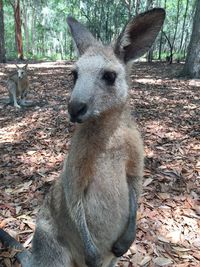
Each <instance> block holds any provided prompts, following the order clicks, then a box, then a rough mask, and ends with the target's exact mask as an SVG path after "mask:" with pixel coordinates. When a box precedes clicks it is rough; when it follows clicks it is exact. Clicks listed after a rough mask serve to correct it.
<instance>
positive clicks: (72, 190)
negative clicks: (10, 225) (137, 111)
mask: <svg viewBox="0 0 200 267" xmlns="http://www.w3.org/2000/svg"><path fill="white" fill-rule="evenodd" d="M164 18H165V11H164V10H163V9H160V8H155V9H153V10H150V11H148V12H145V13H143V14H140V15H138V16H137V17H135V18H133V19H132V20H130V21H129V23H128V24H127V25H126V27H125V28H124V30H123V32H122V33H121V35H120V36H119V38H118V39H117V41H116V42H115V43H114V44H113V45H110V46H105V45H103V44H102V43H101V42H100V41H98V40H96V39H95V38H94V37H93V35H92V34H91V33H90V32H89V30H87V29H86V28H85V27H84V26H83V25H82V24H81V23H79V22H78V21H77V20H75V19H74V18H72V17H68V19H67V22H68V25H69V27H70V31H71V34H72V37H73V39H74V42H75V44H76V46H77V49H78V52H79V56H80V57H79V60H78V61H77V62H76V63H75V65H74V68H73V76H74V88H73V91H72V93H71V97H70V101H69V105H68V111H69V114H70V119H71V121H72V122H77V123H78V125H77V127H76V130H75V132H74V136H73V138H72V141H71V147H70V150H69V154H68V156H67V158H66V160H65V163H64V169H63V171H62V174H61V177H60V179H59V180H58V181H57V182H56V184H55V185H54V186H53V187H52V190H51V191H50V193H49V194H48V196H47V197H46V199H45V202H44V204H43V206H42V208H41V210H40V212H39V216H38V220H37V224H36V230H35V234H34V237H33V243H32V254H30V253H28V252H27V251H25V250H24V251H22V252H20V253H17V254H16V256H17V257H18V259H19V260H20V261H21V262H22V266H23V267H86V266H88V267H101V266H102V267H114V265H115V264H116V263H117V261H118V258H119V257H120V256H122V255H123V254H124V253H125V252H126V251H127V250H128V249H129V247H130V246H131V244H132V242H133V241H134V239H135V234H136V212H137V202H138V197H139V195H140V192H141V187H142V179H143V160H144V159H143V144H142V140H141V137H140V133H139V132H138V130H137V126H136V125H135V123H134V122H133V120H132V119H131V116H130V109H129V97H128V81H127V77H128V72H129V66H130V64H129V63H131V61H132V60H133V59H135V58H137V57H140V56H142V55H143V54H144V53H145V52H147V51H148V50H149V48H150V47H151V45H152V44H153V42H154V40H155V38H156V36H157V35H158V32H159V30H160V29H161V27H162V25H163V22H164ZM0 240H2V241H3V243H4V244H5V245H7V246H11V247H14V246H16V247H17V248H20V249H21V248H22V245H21V244H19V243H17V241H16V240H14V239H13V238H11V237H10V236H9V235H8V234H7V233H6V232H5V231H4V230H0Z"/></svg>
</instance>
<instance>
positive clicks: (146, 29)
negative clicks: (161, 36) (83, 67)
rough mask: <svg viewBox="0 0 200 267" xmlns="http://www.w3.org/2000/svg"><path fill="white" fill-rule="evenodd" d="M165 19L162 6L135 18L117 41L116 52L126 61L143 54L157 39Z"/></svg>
mask: <svg viewBox="0 0 200 267" xmlns="http://www.w3.org/2000/svg"><path fill="white" fill-rule="evenodd" d="M164 19H165V10H164V9H162V8H154V9H152V10H149V11H147V12H145V13H142V14H140V15H138V16H136V17H135V18H133V19H132V20H131V21H130V22H129V23H128V24H127V25H126V27H125V28H124V30H123V32H122V33H121V34H120V36H119V38H118V40H117V42H116V43H115V46H114V51H115V54H116V55H117V56H118V57H119V58H120V59H121V60H123V61H124V62H125V63H127V62H128V61H130V60H133V59H136V58H138V57H141V56H143V55H144V54H145V53H146V52H148V50H149V49H150V47H151V46H152V44H153V42H154V41H155V39H156V37H157V35H158V33H159V31H160V29H161V27H162V25H163V22H164Z"/></svg>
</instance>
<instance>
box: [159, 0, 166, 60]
mask: <svg viewBox="0 0 200 267" xmlns="http://www.w3.org/2000/svg"><path fill="white" fill-rule="evenodd" d="M166 2H167V0H165V4H164V9H166V4H167V3H166ZM162 42H163V26H162V30H161V33H160V44H159V53H158V60H161V55H162Z"/></svg>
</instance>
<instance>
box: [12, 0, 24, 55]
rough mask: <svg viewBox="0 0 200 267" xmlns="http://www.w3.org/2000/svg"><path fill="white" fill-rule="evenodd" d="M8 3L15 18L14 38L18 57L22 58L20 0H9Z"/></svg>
mask: <svg viewBox="0 0 200 267" xmlns="http://www.w3.org/2000/svg"><path fill="white" fill-rule="evenodd" d="M9 2H10V4H11V5H12V7H13V10H14V19H15V39H16V46H17V53H18V58H19V59H21V60H23V59H24V55H23V41H22V31H21V15H20V0H14V1H12V0H9Z"/></svg>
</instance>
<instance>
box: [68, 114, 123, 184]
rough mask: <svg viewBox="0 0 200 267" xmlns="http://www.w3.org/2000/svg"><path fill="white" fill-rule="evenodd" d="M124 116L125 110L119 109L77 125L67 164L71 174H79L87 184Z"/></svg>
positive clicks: (81, 179)
mask: <svg viewBox="0 0 200 267" xmlns="http://www.w3.org/2000/svg"><path fill="white" fill-rule="evenodd" d="M122 117H123V110H119V111H116V112H114V113H113V112H112V113H110V114H105V115H104V116H102V117H100V118H98V119H95V120H90V121H87V122H85V123H83V124H80V125H78V126H77V129H76V131H75V133H74V136H73V138H72V143H71V148H70V151H69V155H68V160H67V165H68V167H69V168H70V170H69V171H70V172H71V175H72V176H74V175H75V176H78V177H79V179H80V181H81V183H82V182H83V183H84V184H85V185H87V183H88V182H89V181H90V180H91V179H92V178H93V177H94V175H95V168H96V163H97V160H98V158H99V157H100V155H101V154H103V153H104V152H105V151H107V149H106V148H107V146H108V143H109V141H110V138H112V136H113V135H114V134H115V132H116V131H117V129H118V127H120V124H121V119H122ZM70 166H73V168H71V167H70ZM69 171H68V172H69Z"/></svg>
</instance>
